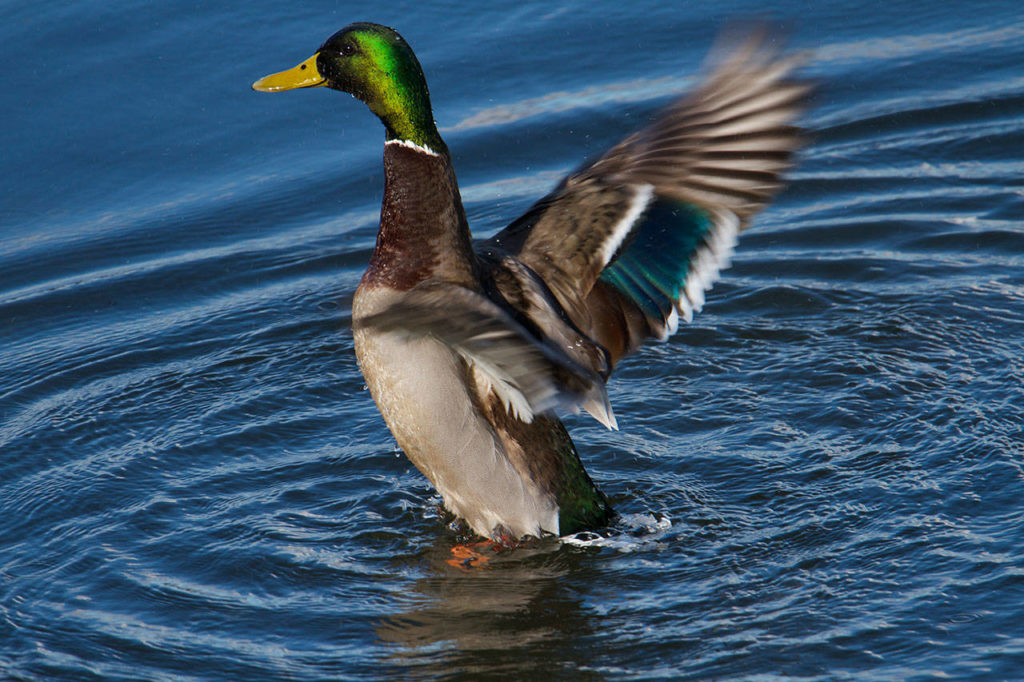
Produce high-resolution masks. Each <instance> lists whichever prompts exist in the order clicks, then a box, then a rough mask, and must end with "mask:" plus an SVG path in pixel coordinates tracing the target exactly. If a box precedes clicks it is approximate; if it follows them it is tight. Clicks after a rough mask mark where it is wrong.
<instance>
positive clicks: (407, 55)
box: [252, 23, 444, 151]
mask: <svg viewBox="0 0 1024 682" xmlns="http://www.w3.org/2000/svg"><path fill="white" fill-rule="evenodd" d="M320 86H326V87H328V88H333V89H334V90H341V91H343V92H348V93H351V94H352V95H353V96H355V97H357V98H358V99H360V100H362V101H363V102H365V103H366V104H367V106H369V107H370V110H371V111H372V112H373V113H375V114H376V115H377V117H378V118H380V120H381V122H382V123H384V127H385V128H386V129H387V136H388V139H389V140H391V139H397V140H409V141H411V142H415V143H416V144H418V145H421V146H425V147H429V148H431V149H433V150H435V151H441V150H443V149H444V142H442V141H441V137H440V135H438V132H437V127H436V125H435V124H434V117H433V113H432V111H431V108H430V93H429V92H428V91H427V81H426V79H425V78H424V77H423V69H421V68H420V63H419V60H417V59H416V55H415V54H413V51H412V48H411V47H409V44H408V43H407V42H405V39H404V38H402V36H400V35H399V34H398V31H396V30H394V29H393V28H388V27H387V26H381V25H380V24H370V23H358V24H351V25H349V26H346V27H345V28H343V29H341V30H340V31H338V32H337V33H335V34H334V35H332V36H331V37H330V38H328V39H327V41H326V42H324V44H323V45H321V46H320V48H319V49H318V50H317V51H316V52H315V53H314V54H313V56H312V57H310V58H309V59H307V60H306V61H304V62H302V63H301V64H299V65H298V66H296V67H294V68H292V69H288V70H287V71H281V72H280V73H275V74H271V75H269V76H264V77H263V78H261V79H259V80H258V81H256V82H255V83H253V84H252V89H253V90H258V91H260V92H279V91H281V90H294V89H296V88H315V87H320Z"/></svg>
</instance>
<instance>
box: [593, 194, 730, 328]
mask: <svg viewBox="0 0 1024 682" xmlns="http://www.w3.org/2000/svg"><path fill="white" fill-rule="evenodd" d="M712 225H713V223H712V221H711V216H709V215H708V213H707V211H705V210H704V209H702V208H700V207H699V206H695V205H693V204H688V203H684V202H678V201H669V200H664V199H662V200H658V201H656V202H655V203H654V205H653V206H651V208H650V209H648V211H647V212H646V213H645V214H644V217H643V219H642V222H641V223H640V225H639V226H638V227H637V229H636V231H635V233H634V235H633V237H632V239H631V241H629V242H628V243H627V245H626V247H625V248H624V249H623V250H622V251H621V252H620V253H619V256H618V257H617V258H615V259H614V260H612V262H611V264H610V265H609V266H608V267H606V268H605V269H604V271H603V272H602V273H601V279H602V280H604V281H606V282H608V283H609V284H611V285H613V286H615V287H616V288H617V289H619V290H620V291H622V292H623V293H624V294H626V295H627V296H629V298H630V299H632V300H633V301H634V302H635V303H636V304H637V305H638V306H639V307H640V308H641V310H643V311H644V313H645V314H647V315H648V316H650V317H660V318H661V319H662V320H667V319H668V317H669V315H671V313H672V308H673V306H674V304H675V302H676V301H677V300H679V295H680V292H681V291H682V288H683V287H684V286H685V285H686V275H687V273H688V272H689V270H690V262H691V261H692V260H693V258H694V256H695V254H696V253H697V249H698V248H700V246H701V245H702V244H704V243H706V239H707V236H708V234H709V233H710V232H711V227H712Z"/></svg>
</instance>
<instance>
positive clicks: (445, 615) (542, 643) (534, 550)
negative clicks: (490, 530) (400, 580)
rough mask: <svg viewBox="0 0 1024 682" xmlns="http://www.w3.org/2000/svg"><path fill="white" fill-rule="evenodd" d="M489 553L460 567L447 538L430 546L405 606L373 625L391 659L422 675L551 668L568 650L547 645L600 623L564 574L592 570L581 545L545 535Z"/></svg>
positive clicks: (556, 668)
mask: <svg viewBox="0 0 1024 682" xmlns="http://www.w3.org/2000/svg"><path fill="white" fill-rule="evenodd" d="M489 556H490V559H489V561H488V562H487V563H486V564H485V565H483V566H478V567H474V568H470V569H461V568H456V567H453V566H450V565H448V563H447V561H448V560H449V559H451V557H452V553H451V545H450V544H438V545H437V546H435V547H434V548H433V549H431V550H430V551H429V553H428V555H427V556H425V557H424V561H425V563H426V566H425V567H424V569H425V573H426V575H425V576H424V577H421V578H418V579H416V580H415V581H413V582H412V584H411V586H410V591H409V594H408V601H409V603H408V604H407V607H406V608H405V609H404V610H403V611H402V612H401V613H396V614H394V615H389V616H386V617H384V618H383V619H382V620H381V622H380V624H379V625H378V626H377V627H376V633H377V636H378V637H379V638H380V640H381V642H383V643H385V644H387V645H388V649H389V652H390V653H389V655H388V658H389V661H390V662H391V663H393V664H396V665H398V666H403V667H404V666H413V667H415V668H416V669H417V671H418V672H421V673H424V674H428V675H429V674H446V673H451V672H452V671H459V672H462V673H466V674H473V673H484V672H489V671H490V672H500V671H502V670H506V671H508V672H513V671H522V672H524V673H525V672H528V671H532V670H536V671H547V672H548V673H549V674H557V673H558V671H559V670H560V669H561V668H562V667H563V666H564V662H565V660H566V654H567V652H565V651H562V650H560V647H552V646H550V644H551V643H552V642H560V643H562V644H561V646H566V643H571V642H574V641H576V640H578V639H580V638H584V637H585V636H586V635H587V634H589V633H591V632H593V631H594V628H595V627H599V622H598V621H599V620H600V618H599V615H598V614H597V613H594V612H593V611H592V610H591V609H589V608H588V607H586V606H584V604H583V600H582V599H581V597H580V595H579V594H578V592H577V591H576V590H574V588H573V584H572V583H571V582H567V581H566V580H565V578H566V576H569V575H573V576H576V577H577V578H582V577H583V576H584V575H587V574H589V573H592V571H593V570H594V566H593V561H592V557H589V556H588V555H587V553H586V552H581V551H579V550H573V549H571V548H568V547H565V546H562V545H561V544H560V543H559V542H558V541H557V540H545V541H543V542H540V543H537V544H536V545H535V546H533V547H529V548H521V549H518V550H516V551H515V552H512V553H502V554H493V553H489ZM570 646H571V645H570ZM570 658H571V657H570Z"/></svg>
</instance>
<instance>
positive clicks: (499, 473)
mask: <svg viewBox="0 0 1024 682" xmlns="http://www.w3.org/2000/svg"><path fill="white" fill-rule="evenodd" d="M794 66H795V60H794V59H792V58H786V59H783V58H781V57H779V56H778V55H777V54H776V53H775V52H773V51H772V50H770V49H768V48H767V47H766V41H765V40H763V38H751V39H750V40H748V41H746V42H745V43H742V44H740V45H739V46H738V47H737V48H736V49H735V51H734V52H733V53H732V54H731V56H729V57H728V58H727V59H725V60H722V61H721V62H720V63H719V64H718V66H717V67H716V68H714V69H713V70H712V71H711V72H710V73H709V74H708V75H707V76H706V78H705V79H704V80H703V82H702V83H701V84H700V85H699V86H698V87H697V88H696V89H695V90H694V91H693V92H692V93H691V94H689V95H688V96H684V97H682V98H681V99H679V100H677V101H675V102H674V103H672V104H671V105H669V106H668V107H667V109H666V110H665V111H664V112H663V113H662V114H661V115H660V117H659V118H657V120H655V121H654V122H653V123H652V124H651V125H649V126H648V127H646V128H644V129H642V130H640V131H639V132H637V133H635V134H633V135H631V136H629V137H627V138H625V139H624V140H622V141H621V142H620V143H618V144H617V145H615V146H614V147H612V148H611V149H610V150H608V151H607V152H606V153H605V154H604V155H602V156H601V157H600V158H598V159H597V160H596V161H594V162H593V163H590V164H589V165H584V166H583V167H581V168H580V169H579V170H577V171H575V172H573V173H571V174H570V175H568V176H567V177H566V178H565V179H563V180H562V181H561V183H560V184H559V185H558V186H557V187H555V188H554V190H553V191H552V192H551V193H550V194H548V195H547V196H545V197H543V198H542V199H540V200H539V201H538V202H537V203H535V204H534V205H533V206H532V207H531V208H530V209H529V210H527V212H526V213H525V214H524V215H523V216H521V217H520V218H518V219H517V220H515V221H514V222H512V223H511V224H510V225H509V226H508V227H506V228H505V229H504V230H502V231H501V232H499V233H498V234H496V235H495V236H494V237H492V238H490V239H487V240H485V241H482V242H478V243H475V244H474V243H473V242H472V241H471V238H470V231H469V224H468V222H467V220H466V214H465V211H464V210H463V207H462V199H461V197H460V195H459V186H458V183H457V182H456V179H455V171H454V169H453V167H452V160H451V155H450V154H449V152H448V147H447V146H446V145H445V143H444V140H442V139H441V136H440V134H438V130H437V126H436V124H435V122H434V117H433V112H432V110H431V106H430V95H429V93H428V91H427V83H426V80H425V78H424V75H423V70H422V69H421V67H420V63H419V61H418V60H417V59H416V56H415V55H414V54H413V51H412V49H411V48H410V47H409V44H408V43H407V42H406V41H405V40H404V39H403V38H402V37H401V36H400V35H399V34H398V33H397V32H396V31H395V30H394V29H391V28H388V27H386V26H380V25H377V24H371V23H357V24H352V25H350V26H347V27H345V28H343V29H341V30H340V31H338V32H337V33H335V34H334V35H332V36H331V37H330V38H328V39H327V41H326V42H325V43H324V44H323V45H321V46H320V48H319V49H318V50H317V51H316V52H315V53H314V54H313V56H312V57H310V58H309V59H307V60H306V61H304V62H302V63H301V64H299V65H298V66H296V67H294V68H292V69H289V70H287V71H282V72H280V73H275V74H273V75H269V76H266V77H264V78H261V79H260V80H258V81H256V82H255V83H254V84H253V86H252V87H253V89H255V90H258V91H262V92H277V91H281V90H292V89H296V88H312V87H320V86H323V87H327V88H331V89H334V90H341V91H344V92H348V93H351V94H352V95H354V96H355V97H356V98H358V99H360V100H362V101H363V102H364V103H366V104H367V105H368V106H369V107H370V110H371V111H372V112H373V113H374V114H376V115H377V117H378V118H379V119H380V120H381V122H382V123H383V124H384V128H385V131H386V135H385V143H384V171H385V184H384V198H383V202H382V206H381V213H380V230H379V232H378V234H377V243H376V247H375V249H374V251H373V256H372V257H371V259H370V263H369V267H368V268H367V270H366V273H365V274H364V275H363V277H362V281H361V282H360V284H359V287H358V288H357V290H356V293H355V298H354V300H353V303H352V326H353V336H354V341H355V353H356V358H357V361H358V363H359V366H360V368H361V369H362V372H363V376H364V377H365V378H366V383H367V385H368V386H369V389H370V393H371V394H372V395H373V398H374V400H375V401H376V403H377V406H378V407H379V409H380V412H381V414H382V415H383V416H384V420H385V421H386V422H387V425H388V427H389V428H390V429H391V433H392V434H394V437H395V440H396V441H397V442H398V445H399V446H400V447H401V449H402V450H403V451H404V452H405V454H406V455H407V456H408V458H409V459H410V460H411V461H412V463H413V464H414V465H415V466H416V467H417V468H418V469H419V470H420V471H421V472H423V474H424V475H425V476H426V477H427V478H428V479H429V480H430V482H431V483H432V484H433V485H434V487H435V488H436V489H437V491H438V492H439V493H440V494H441V497H442V498H443V499H444V504H445V506H446V507H447V508H448V509H449V510H450V511H451V512H452V513H453V514H455V515H456V516H457V517H459V518H461V519H463V520H464V521H465V522H466V523H467V524H468V526H469V527H470V528H471V529H472V530H473V531H474V532H475V533H477V534H479V535H480V536H482V537H483V538H486V539H489V540H491V541H492V542H495V543H499V544H504V545H509V544H515V543H516V542H518V541H520V540H522V539H523V538H526V537H529V536H533V537H541V536H544V535H548V534H550V535H555V536H558V535H566V534H570V533H575V532H578V531H581V530H585V529H594V528H598V527H601V526H604V525H606V524H607V523H608V521H609V520H610V518H611V517H612V514H613V512H612V509H611V507H610V505H609V503H608V500H607V498H606V497H605V496H604V495H603V494H602V493H601V491H600V490H598V488H597V486H596V485H595V484H594V482H593V481H592V480H591V478H590V476H588V475H587V472H586V471H585V470H584V467H583V464H582V462H581V461H580V457H579V454H578V453H577V451H576V447H575V445H574V444H573V441H572V439H571V438H570V437H569V434H568V432H567V431H566V429H565V427H564V426H563V424H562V422H561V421H559V419H558V417H557V416H556V413H557V412H558V411H565V410H568V411H575V410H578V409H583V410H585V411H587V412H588V413H590V414H591V415H592V416H594V417H595V418H596V419H597V420H598V421H599V422H600V423H601V424H603V425H605V426H606V427H608V428H611V429H615V428H617V427H616V420H615V417H614V415H613V413H612V409H611V406H610V404H609V402H608V395H607V391H606V388H605V382H606V381H607V380H608V377H609V375H610V373H611V371H612V369H613V368H614V367H615V365H616V364H617V363H618V362H619V360H621V359H622V358H623V357H624V356H625V355H627V354H629V353H631V352H633V351H634V350H636V349H637V348H638V347H639V346H640V345H641V344H643V343H644V342H645V341H647V340H649V339H656V340H664V339H666V338H668V336H669V335H670V334H672V333H673V332H675V331H676V329H677V326H678V324H679V320H680V318H682V319H684V320H686V321H690V320H691V318H692V316H693V314H694V313H695V312H697V311H699V310H700V309H701V307H702V305H703V303H704V292H705V291H706V290H707V289H709V288H710V287H711V285H712V283H713V282H714V281H715V280H716V279H717V278H718V274H719V271H720V270H722V269H724V268H725V267H727V266H728V263H729V257H730V255H731V253H732V251H733V248H734V246H735V244H736V240H737V236H738V235H739V233H740V232H741V231H742V230H743V229H744V228H745V227H746V226H747V225H748V224H749V223H750V221H751V218H752V217H753V216H754V214H756V213H757V212H758V211H759V210H761V209H762V208H763V207H764V205H765V204H766V203H767V202H768V200H769V199H770V198H771V197H772V195H774V194H775V193H776V192H777V191H778V190H779V189H780V187H781V186H782V181H781V179H780V174H781V173H782V172H784V171H785V170H786V169H787V168H789V166H790V165H791V158H792V155H793V152H794V150H795V149H796V148H797V147H798V146H799V144H800V142H801V132H800V130H799V129H798V128H797V127H795V126H794V121H795V119H796V117H797V116H798V115H799V113H800V112H801V110H802V109H803V106H804V103H805V101H806V99H807V96H808V92H809V86H808V85H807V84H806V83H803V82H800V81H798V80H795V79H793V78H792V77H791V75H790V74H791V73H792V71H793V69H794Z"/></svg>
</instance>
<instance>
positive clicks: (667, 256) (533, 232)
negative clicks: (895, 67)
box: [481, 34, 811, 365]
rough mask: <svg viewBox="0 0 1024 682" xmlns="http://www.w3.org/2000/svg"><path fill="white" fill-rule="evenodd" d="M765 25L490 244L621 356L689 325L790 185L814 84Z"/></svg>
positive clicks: (487, 247)
mask: <svg viewBox="0 0 1024 682" xmlns="http://www.w3.org/2000/svg"><path fill="white" fill-rule="evenodd" d="M800 61H801V60H800V59H797V58H792V57H790V58H780V56H779V55H778V54H777V52H776V51H774V50H773V49H771V48H770V47H769V45H768V44H767V40H766V38H765V36H764V35H763V34H759V35H758V36H755V37H752V38H750V39H748V40H747V41H746V42H745V43H744V44H742V46H741V47H739V48H738V49H736V50H734V51H733V52H732V53H731V55H730V56H729V57H728V58H726V59H724V60H721V61H720V62H719V63H718V64H717V66H715V67H714V68H713V69H712V70H711V71H710V73H709V74H708V76H707V77H706V78H705V80H704V81H703V82H702V83H701V84H700V85H699V86H698V87H697V89H696V90H694V91H693V92H692V93H690V94H689V95H687V96H684V97H682V98H681V99H679V100H678V101H676V102H674V103H673V104H671V105H670V106H669V107H668V108H667V109H666V110H665V111H664V112H663V113H662V114H661V116H660V117H659V118H658V119H657V120H656V121H655V122H654V123H653V124H652V125H650V126H648V127H647V128H644V129H643V130H640V131H639V132H637V133H635V134H634V135H631V136H630V137H628V138H626V139H625V140H623V141H622V142H620V143H619V144H617V145H616V146H615V147H613V148H612V149H610V150H609V151H608V152H607V153H606V154H604V155H603V156H602V157H600V158H599V159H598V160H597V161H596V162H594V163H592V164H590V165H589V166H586V167H584V168H582V169H581V170H579V171H577V172H575V173H573V174H572V175H570V176H568V177H567V178H565V179H564V180H563V181H562V183H561V184H560V185H559V186H558V187H557V188H556V189H555V190H554V191H553V192H552V193H551V194H549V195H548V196H546V197H544V198H543V199H541V200H540V201H538V202H537V203H536V204H535V205H534V206H532V207H531V208H530V209H529V210H528V211H527V212H526V214H525V215H523V216H522V217H521V218H519V219H518V220H516V221H515V222H514V223H512V224H511V225H509V226H508V227H507V228H505V229H504V230H502V231H501V232H500V233H498V234H497V235H495V236H494V237H493V238H491V239H490V240H488V241H487V242H485V243H484V244H483V246H482V247H481V250H482V251H483V252H484V253H489V254H492V256H493V255H495V254H497V255H509V256H512V257H514V258H516V259H518V260H519V261H520V262H521V263H522V264H523V265H524V266H525V267H526V268H528V270H529V271H531V272H532V273H534V274H535V275H536V276H537V277H538V278H539V279H540V280H542V282H543V283H544V285H546V287H547V288H548V289H549V290H550V291H551V293H552V294H553V295H554V296H555V298H557V300H558V302H559V304H560V305H561V307H562V308H563V309H564V310H565V312H566V313H567V314H568V316H569V317H570V318H571V321H572V322H573V324H574V325H575V326H576V327H577V328H578V329H580V330H582V331H583V332H584V333H585V334H586V335H587V336H588V337H589V338H590V339H592V340H593V341H594V342H596V343H597V344H598V345H600V346H601V347H603V348H604V349H606V350H607V351H608V353H609V358H608V360H609V363H610V365H614V363H615V362H616V361H617V360H618V359H619V358H620V357H621V356H622V355H624V354H625V353H628V352H631V351H632V350H634V349H635V348H636V347H637V346H638V345H640V344H641V343H643V342H644V341H645V340H646V339H648V338H659V339H664V338H667V336H668V335H669V334H671V333H672V332H674V331H675V330H676V327H677V325H678V321H679V317H680V316H682V317H683V318H684V319H686V320H687V321H689V320H690V319H691V318H692V316H693V313H694V312H696V311H699V310H700V309H701V306H702V305H703V303H704V292H705V291H706V290H707V289H708V288H710V286H711V285H712V283H713V282H714V281H715V280H716V279H717V278H718V273H719V271H720V270H722V269H724V268H725V267H727V266H728V263H729V257H730V255H731V253H732V250H733V248H734V246H735V244H736V239H737V235H738V234H739V233H740V232H741V231H742V230H743V229H744V228H745V227H746V226H747V224H748V222H749V221H750V219H751V217H752V216H753V215H754V214H755V213H757V212H758V211H759V210H761V209H762V208H763V207H764V206H765V204H766V203H767V202H768V201H769V200H770V199H771V197H772V196H773V195H774V194H775V193H776V192H777V191H778V190H779V189H780V188H781V187H782V184H783V182H782V179H781V174H782V173H783V172H784V171H785V170H786V169H788V168H789V167H790V165H791V159H792V155H793V152H794V151H795V150H796V149H797V148H798V147H799V146H800V143H801V140H802V132H801V130H800V129H799V128H797V127H796V126H795V125H794V123H795V120H796V119H797V117H798V116H799V115H800V113H801V111H802V110H803V108H804V106H805V102H806V100H807V98H808V95H809V92H810V90H811V86H810V85H809V84H808V83H806V82H802V81H799V80H796V79H794V78H793V77H792V76H791V74H792V72H793V70H794V68H795V67H796V66H797V65H798V63H799V62H800Z"/></svg>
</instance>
